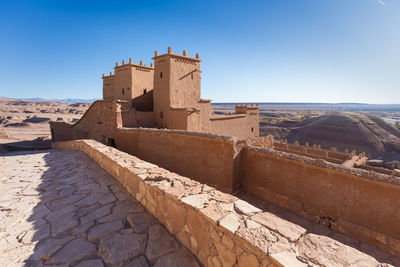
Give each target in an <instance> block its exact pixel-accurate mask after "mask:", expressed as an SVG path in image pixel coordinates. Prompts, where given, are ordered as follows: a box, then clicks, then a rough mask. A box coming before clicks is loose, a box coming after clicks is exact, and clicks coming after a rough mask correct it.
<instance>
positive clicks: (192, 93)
mask: <svg viewBox="0 0 400 267" xmlns="http://www.w3.org/2000/svg"><path fill="white" fill-rule="evenodd" d="M153 60H154V67H155V71H154V89H155V90H154V97H153V99H154V111H155V112H156V114H155V118H156V121H157V122H158V124H159V125H160V126H167V125H166V122H165V121H166V120H168V118H165V116H168V114H169V111H171V110H178V109H187V108H191V107H195V106H196V105H197V103H198V102H199V101H200V95H201V75H200V73H201V72H200V62H201V60H200V56H199V54H196V57H195V58H193V57H189V56H188V55H187V51H186V50H184V51H183V53H182V55H179V54H174V53H173V52H172V48H171V47H168V53H167V54H163V55H160V54H159V52H158V51H156V52H155V55H154V57H153Z"/></svg>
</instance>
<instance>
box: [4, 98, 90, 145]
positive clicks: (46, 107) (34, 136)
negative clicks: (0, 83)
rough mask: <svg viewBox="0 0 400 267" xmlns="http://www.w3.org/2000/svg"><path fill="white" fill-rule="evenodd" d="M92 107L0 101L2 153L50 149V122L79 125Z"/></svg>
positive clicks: (13, 100) (88, 104)
mask: <svg viewBox="0 0 400 267" xmlns="http://www.w3.org/2000/svg"><path fill="white" fill-rule="evenodd" d="M89 106H90V103H74V104H67V103H60V102H42V101H25V100H17V99H9V98H0V151H2V150H3V151H4V150H10V149H11V150H13V149H18V148H23V149H40V148H43V149H44V148H48V147H49V146H50V128H49V121H64V122H74V121H77V120H79V118H80V117H81V116H82V115H83V113H85V111H86V109H87V108H88V107H89ZM28 141H29V142H28Z"/></svg>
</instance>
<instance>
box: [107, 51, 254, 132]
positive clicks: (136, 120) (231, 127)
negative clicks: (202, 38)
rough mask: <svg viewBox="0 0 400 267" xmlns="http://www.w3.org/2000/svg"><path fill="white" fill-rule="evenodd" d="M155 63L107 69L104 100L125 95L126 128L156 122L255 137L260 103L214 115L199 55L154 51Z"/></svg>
mask: <svg viewBox="0 0 400 267" xmlns="http://www.w3.org/2000/svg"><path fill="white" fill-rule="evenodd" d="M153 60H154V65H153V63H152V64H151V65H150V66H146V65H144V64H143V61H140V63H139V64H135V63H133V60H132V59H131V58H130V59H129V62H128V63H126V62H125V60H123V61H122V65H119V63H118V62H117V63H116V66H115V68H114V69H115V73H113V72H111V73H110V75H109V76H106V75H104V74H103V99H104V100H105V101H113V100H122V101H126V103H125V105H124V108H125V110H124V116H123V125H124V126H125V127H144V126H146V127H155V128H168V129H180V130H186V131H192V132H202V133H213V134H221V135H233V136H240V137H256V136H258V135H259V108H258V105H257V106H256V105H254V106H253V105H252V104H251V105H247V104H246V105H240V106H239V105H236V111H235V114H232V115H215V114H213V112H212V107H211V103H210V102H211V100H209V99H201V71H200V62H201V60H200V56H199V54H196V57H189V56H188V55H187V52H186V50H184V51H183V54H182V55H178V54H174V53H173V52H172V48H171V47H168V53H167V54H163V55H160V54H159V52H158V51H156V52H155V55H154V57H153Z"/></svg>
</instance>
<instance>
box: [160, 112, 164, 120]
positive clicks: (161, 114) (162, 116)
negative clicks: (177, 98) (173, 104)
mask: <svg viewBox="0 0 400 267" xmlns="http://www.w3.org/2000/svg"><path fill="white" fill-rule="evenodd" d="M160 118H161V119H162V118H164V113H163V112H162V111H160Z"/></svg>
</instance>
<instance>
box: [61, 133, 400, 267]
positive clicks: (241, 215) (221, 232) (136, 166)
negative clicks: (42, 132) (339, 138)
mask: <svg viewBox="0 0 400 267" xmlns="http://www.w3.org/2000/svg"><path fill="white" fill-rule="evenodd" d="M140 131H142V132H146V129H141V130H140ZM188 136H193V137H198V135H197V134H191V135H188ZM226 139H227V138H225V137H221V138H219V139H218V140H226ZM54 148H58V149H75V150H81V151H83V152H84V153H86V154H88V155H89V156H90V157H91V158H92V159H93V160H94V161H95V162H97V163H98V164H99V165H100V166H101V167H103V168H104V169H105V170H106V171H107V172H109V173H110V174H111V175H112V176H114V177H115V178H116V179H117V180H119V182H120V183H121V184H122V185H123V186H124V187H125V188H126V189H127V190H128V192H129V193H130V194H131V195H132V196H134V197H135V198H136V199H137V200H138V201H140V202H141V203H142V204H143V206H145V207H146V208H147V209H148V210H149V211H150V212H151V213H152V214H153V215H154V216H155V217H156V218H157V219H158V220H159V221H160V222H161V223H163V224H164V225H165V226H166V227H167V229H168V230H169V231H170V232H171V233H172V234H174V235H175V236H176V238H177V239H179V241H180V242H181V243H182V244H184V245H185V246H186V247H187V248H189V249H190V250H191V251H192V253H193V254H195V255H196V256H197V257H198V259H199V260H200V261H201V262H202V263H203V264H204V265H205V266H232V265H234V264H236V265H235V266H246V267H252V266H307V265H310V264H311V265H314V264H317V265H324V263H325V264H326V262H331V263H336V264H337V263H338V262H340V263H341V264H343V265H351V264H361V265H368V266H369V265H374V266H375V265H378V264H379V262H378V261H376V259H380V258H381V259H389V256H385V253H383V252H382V251H381V252H373V250H372V249H371V248H368V249H367V250H366V251H367V253H372V255H373V256H374V257H376V259H375V258H373V257H371V256H369V255H366V254H363V253H362V252H361V250H362V249H361V250H360V247H358V246H361V247H362V246H364V247H365V246H366V245H365V244H364V245H355V244H356V241H355V240H353V239H351V238H346V239H343V238H339V236H338V235H337V234H333V232H332V233H331V234H329V232H330V231H332V230H329V229H326V230H323V231H322V229H321V230H318V231H317V230H316V229H317V228H315V226H312V224H313V223H311V222H309V221H307V220H301V219H299V218H297V219H295V218H294V217H293V216H294V215H293V214H292V215H290V214H286V215H284V214H285V213H284V212H283V211H282V212H283V213H284V214H282V215H283V218H282V217H280V216H278V215H277V214H276V213H271V211H270V210H268V211H267V210H265V209H264V208H263V207H262V206H259V205H257V206H254V205H253V204H250V203H248V202H246V201H244V200H243V199H240V198H238V197H235V196H232V195H229V194H224V193H222V192H220V191H218V190H216V189H214V188H212V187H209V186H207V185H205V184H201V183H199V182H196V181H193V180H190V179H188V178H186V177H182V176H180V175H177V174H175V173H171V172H169V171H167V170H165V169H161V168H159V167H158V166H156V165H153V164H150V163H147V162H144V161H142V160H140V159H138V158H136V157H134V156H131V155H129V154H126V153H124V152H121V151H119V150H116V149H114V148H111V147H107V146H104V145H102V144H100V143H98V142H95V141H93V140H77V141H69V142H56V143H54ZM242 150H243V152H242V155H241V162H242V163H244V164H246V165H247V166H245V167H244V169H242V171H244V172H245V179H246V181H245V182H246V183H247V182H250V183H257V182H259V181H260V180H264V179H266V180H267V183H270V182H272V184H263V185H262V184H257V185H255V187H257V186H262V187H265V188H267V190H268V192H267V191H264V192H263V193H262V197H264V198H265V197H268V196H269V195H271V196H272V198H271V199H270V201H271V202H273V203H275V204H277V205H280V206H286V207H288V208H289V209H292V210H296V211H297V212H298V213H301V214H303V215H304V216H306V217H310V216H309V215H310V214H311V213H306V212H305V211H307V212H314V213H317V214H322V213H323V214H324V215H325V216H323V217H318V219H319V222H320V223H321V224H325V225H326V226H328V227H330V228H333V229H337V230H339V231H342V232H345V233H346V234H348V235H351V236H355V237H357V238H359V239H361V240H365V239H367V240H366V241H367V242H369V243H372V244H375V245H377V246H381V247H383V248H384V249H386V250H387V251H390V252H391V253H393V254H395V255H398V254H399V250H398V249H399V243H398V239H396V238H394V237H393V235H394V234H396V233H397V232H396V231H398V230H396V229H395V228H392V226H394V225H395V223H396V222H397V221H398V217H397V216H398V213H396V211H394V209H395V207H397V206H398V203H397V202H393V201H398V200H395V198H394V196H395V195H396V194H397V195H398V192H399V187H398V185H394V183H389V182H388V181H386V180H385V179H386V178H388V177H387V176H382V177H381V178H382V181H380V182H378V181H374V180H372V179H366V178H363V177H361V176H357V175H355V174H352V173H351V172H357V173H358V174H359V175H363V174H365V173H363V172H365V171H361V170H351V172H348V171H347V170H345V169H343V167H342V166H340V165H337V164H333V163H329V162H321V161H320V160H315V159H311V158H306V157H301V156H298V155H293V154H286V153H283V152H277V151H273V150H265V149H264V150H263V149H257V148H252V147H245V148H243V149H242ZM274 157H275V158H276V159H272V158H274ZM260 160H261V161H260ZM274 161H276V163H274ZM249 163H251V164H249ZM275 164H278V165H279V166H277V165H275ZM298 164H300V166H297V165H298ZM301 164H304V165H306V164H308V165H307V166H302V165H301ZM318 166H324V167H327V168H326V171H325V172H324V173H323V175H319V174H318V173H316V172H315V170H314V168H319V167H318ZM275 167H277V168H275ZM304 168H311V169H313V170H314V172H310V171H304ZM291 169H292V170H291ZM251 172H253V173H251ZM264 172H265V173H264ZM271 172H274V173H273V175H274V176H270V175H271V174H272V173H271ZM290 172H296V173H297V174H300V176H299V178H298V179H296V178H295V176H294V175H293V174H290ZM280 173H283V174H280ZM275 175H276V176H277V179H275V180H274V181H272V180H271V179H274V177H275ZM324 175H325V176H326V177H325V176H324ZM307 176H311V177H310V178H307ZM352 176H354V177H352ZM258 177H260V178H258ZM247 178H250V179H249V180H247ZM255 178H257V179H255ZM362 179H364V180H362ZM310 182H311V184H310ZM274 183H277V184H279V188H277V187H278V186H277V185H274ZM357 184H360V187H359V189H358V188H357ZM247 186H248V184H246V185H245V186H244V188H246V190H248V189H249V188H248V187H247ZM330 186H331V187H332V189H328V190H326V188H327V187H330ZM335 186H336V187H339V186H340V187H341V188H340V189H339V190H343V191H344V192H343V193H339V191H337V188H335ZM282 188H283V189H282ZM371 188H375V191H373V190H372V189H371ZM294 189H295V190H294ZM257 190H258V189H257ZM257 190H255V192H258V191H257ZM274 190H281V192H283V191H282V190H286V191H285V192H284V194H285V195H286V197H285V196H284V194H282V195H279V193H277V191H274ZM320 190H322V191H321V192H320ZM324 193H325V194H326V196H325V195H324ZM379 194H384V195H385V196H384V197H378V195H379ZM298 198H304V199H303V200H301V201H303V202H301V203H296V201H298V202H300V201H299V199H298ZM340 198H342V199H341V200H340ZM276 200H278V201H276ZM371 200H372V201H371ZM378 200H381V201H378ZM368 201H371V202H370V203H371V205H373V207H372V209H371V208H370V207H366V206H367V205H368V204H367V202H368ZM316 202H317V203H316ZM320 202H322V203H320ZM357 202H360V203H357ZM354 209H356V210H354ZM273 210H276V209H273ZM332 212H339V215H338V219H337V221H335V220H334V218H332V217H329V215H331V214H332ZM351 212H354V216H352V215H351V214H350V213H351ZM371 216H373V217H374V219H376V218H375V217H376V216H379V217H381V218H379V219H378V220H377V224H376V225H373V223H372V222H373V221H374V220H373V219H371ZM311 217H312V216H311ZM355 217H360V220H364V219H365V220H367V219H368V218H369V220H370V222H365V224H362V225H361V224H358V223H361V222H360V221H357V223H355V222H354V220H355V219H354V218H355ZM284 218H292V219H291V220H292V221H287V219H284ZM314 219H315V218H314ZM389 221H391V222H389ZM294 222H295V223H294ZM362 223H364V222H362ZM380 227H383V228H380ZM376 228H380V229H379V230H385V231H384V232H378V233H377V232H375V231H374V230H375V229H376ZM320 231H322V232H323V233H324V234H323V235H321V234H318V233H319V232H320ZM350 231H352V232H350ZM388 231H391V234H392V236H390V235H389V234H388ZM332 234H333V236H337V238H339V239H337V240H346V241H345V242H347V245H345V244H343V243H341V242H343V241H336V240H335V241H332V239H331V238H329V237H328V236H332ZM372 234H378V236H374V235H372ZM325 235H327V236H325ZM366 237H368V238H366ZM329 240H331V241H329ZM377 240H378V242H380V243H377ZM310 242H311V243H310ZM323 242H334V243H330V244H331V246H334V247H335V249H333V250H329V249H327V250H325V249H324V250H323V251H318V256H317V258H313V256H312V255H314V254H313V253H314V252H311V254H310V253H309V252H307V250H305V249H306V248H307V246H310V245H311V247H310V249H311V250H313V249H314V248H315V247H321V248H322V247H324V246H325V245H326V244H325V243H323ZM382 243H384V244H383V245H382ZM349 244H353V245H352V246H354V247H353V248H352V247H349ZM314 246H315V247H314ZM324 248H326V247H324ZM339 251H342V252H341V253H339V254H337V253H338V252H339ZM343 251H348V253H349V254H350V255H347V254H343ZM321 259H323V260H322V261H321ZM355 259H357V260H355ZM396 260H398V259H397V258H396V257H392V261H389V262H393V261H396Z"/></svg>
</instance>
